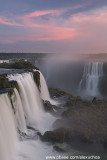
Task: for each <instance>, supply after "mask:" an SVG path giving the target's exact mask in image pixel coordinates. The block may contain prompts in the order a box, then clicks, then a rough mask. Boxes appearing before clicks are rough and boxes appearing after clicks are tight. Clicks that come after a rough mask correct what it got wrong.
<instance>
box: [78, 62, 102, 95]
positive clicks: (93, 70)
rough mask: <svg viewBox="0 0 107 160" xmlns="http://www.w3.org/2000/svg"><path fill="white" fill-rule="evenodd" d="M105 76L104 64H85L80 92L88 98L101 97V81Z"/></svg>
mask: <svg viewBox="0 0 107 160" xmlns="http://www.w3.org/2000/svg"><path fill="white" fill-rule="evenodd" d="M102 76H103V63H102V62H90V63H88V64H85V66H84V72H83V76H82V79H81V81H80V83H79V91H80V92H81V91H82V92H84V93H85V95H88V96H99V95H100V92H99V86H98V85H99V79H100V78H101V77H102Z"/></svg>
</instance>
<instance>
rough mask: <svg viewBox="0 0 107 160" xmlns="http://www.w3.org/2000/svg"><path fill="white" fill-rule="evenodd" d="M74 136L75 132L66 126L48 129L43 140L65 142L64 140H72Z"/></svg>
mask: <svg viewBox="0 0 107 160" xmlns="http://www.w3.org/2000/svg"><path fill="white" fill-rule="evenodd" d="M72 137H73V133H72V132H71V131H69V130H67V129H65V128H59V129H56V130H54V131H47V132H45V133H44V135H43V136H42V137H41V139H42V140H43V141H48V142H52V143H55V142H57V143H63V142H71V141H72Z"/></svg>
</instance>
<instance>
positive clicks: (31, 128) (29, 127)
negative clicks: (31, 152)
mask: <svg viewBox="0 0 107 160" xmlns="http://www.w3.org/2000/svg"><path fill="white" fill-rule="evenodd" d="M27 128H28V129H30V130H33V131H37V130H36V129H35V128H33V127H31V126H27Z"/></svg>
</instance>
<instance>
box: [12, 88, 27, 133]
mask: <svg viewBox="0 0 107 160" xmlns="http://www.w3.org/2000/svg"><path fill="white" fill-rule="evenodd" d="M12 103H13V106H14V109H15V118H16V123H17V127H18V129H20V131H22V132H24V133H26V130H27V128H26V122H25V115H24V111H23V106H22V102H21V98H20V95H19V93H18V91H17V89H16V88H15V89H14V94H13V96H12Z"/></svg>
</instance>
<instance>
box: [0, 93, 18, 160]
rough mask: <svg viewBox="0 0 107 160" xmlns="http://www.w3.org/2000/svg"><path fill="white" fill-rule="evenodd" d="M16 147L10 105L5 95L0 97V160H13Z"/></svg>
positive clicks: (15, 134) (14, 127)
mask: <svg viewBox="0 0 107 160" xmlns="http://www.w3.org/2000/svg"><path fill="white" fill-rule="evenodd" d="M17 145H18V138H17V129H16V126H15V120H14V115H13V110H12V105H11V103H10V100H9V98H8V95H7V94H3V95H0V160H15V156H16V155H15V153H16V148H17Z"/></svg>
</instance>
